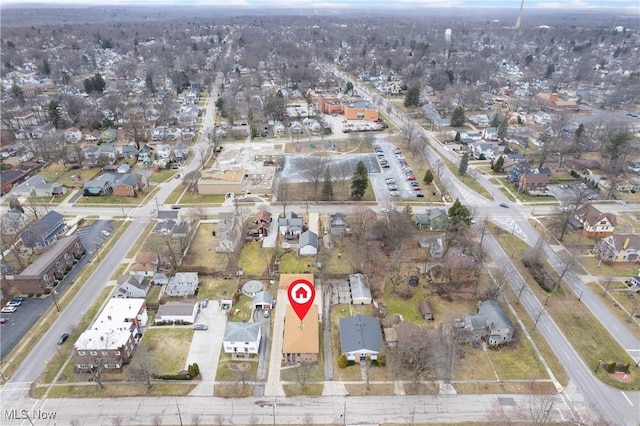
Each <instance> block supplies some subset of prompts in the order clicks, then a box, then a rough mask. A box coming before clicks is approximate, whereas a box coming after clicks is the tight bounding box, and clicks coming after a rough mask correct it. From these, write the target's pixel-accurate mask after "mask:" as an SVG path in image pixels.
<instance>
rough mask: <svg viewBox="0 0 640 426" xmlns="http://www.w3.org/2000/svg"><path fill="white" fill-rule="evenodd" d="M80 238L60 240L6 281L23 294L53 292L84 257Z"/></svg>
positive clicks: (75, 236)
mask: <svg viewBox="0 0 640 426" xmlns="http://www.w3.org/2000/svg"><path fill="white" fill-rule="evenodd" d="M84 253H85V249H84V246H83V245H82V241H81V240H80V237H79V236H77V235H71V236H68V237H62V238H58V240H57V241H56V242H55V243H53V244H51V245H49V247H48V248H47V249H46V250H45V251H44V252H43V253H41V254H40V255H39V256H38V257H37V258H36V259H35V260H34V261H33V262H32V263H31V265H29V266H27V267H26V268H25V269H24V270H23V271H22V272H20V273H19V274H17V275H7V276H6V280H7V281H8V282H10V283H12V284H13V285H15V286H16V287H17V288H18V289H19V290H20V292H21V293H22V294H33V295H38V294H44V293H47V292H48V291H50V290H51V288H53V287H54V286H55V285H56V284H57V283H58V282H59V281H60V280H62V279H63V278H64V276H65V275H66V274H67V273H68V272H69V271H70V270H71V268H73V265H74V264H75V263H77V262H78V260H79V259H80V258H81V257H82V256H83V255H84Z"/></svg>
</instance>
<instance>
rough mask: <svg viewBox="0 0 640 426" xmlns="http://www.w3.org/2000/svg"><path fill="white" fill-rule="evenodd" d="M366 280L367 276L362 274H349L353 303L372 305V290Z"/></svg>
mask: <svg viewBox="0 0 640 426" xmlns="http://www.w3.org/2000/svg"><path fill="white" fill-rule="evenodd" d="M365 280H366V279H365V276H364V275H362V274H352V275H349V290H351V303H352V304H353V305H370V304H371V302H372V300H373V298H372V297H371V290H370V289H369V286H368V285H367V284H366V283H365Z"/></svg>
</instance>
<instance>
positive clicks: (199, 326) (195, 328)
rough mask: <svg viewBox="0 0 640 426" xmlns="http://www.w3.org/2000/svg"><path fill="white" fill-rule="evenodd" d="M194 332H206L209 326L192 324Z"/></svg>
mask: <svg viewBox="0 0 640 426" xmlns="http://www.w3.org/2000/svg"><path fill="white" fill-rule="evenodd" d="M193 329H194V330H208V329H209V326H208V325H206V324H193Z"/></svg>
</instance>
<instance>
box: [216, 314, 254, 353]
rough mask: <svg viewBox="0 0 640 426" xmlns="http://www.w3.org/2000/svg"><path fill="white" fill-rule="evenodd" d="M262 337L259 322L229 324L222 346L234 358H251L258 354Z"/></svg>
mask: <svg viewBox="0 0 640 426" xmlns="http://www.w3.org/2000/svg"><path fill="white" fill-rule="evenodd" d="M261 337H262V336H261V330H260V323H259V322H228V323H227V328H226V329H225V331H224V338H223V340H222V345H223V347H224V351H225V353H228V354H233V357H234V358H245V357H250V356H251V355H256V354H257V353H258V348H259V347H260V338H261Z"/></svg>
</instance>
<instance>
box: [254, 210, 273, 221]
mask: <svg viewBox="0 0 640 426" xmlns="http://www.w3.org/2000/svg"><path fill="white" fill-rule="evenodd" d="M256 220H262V221H265V222H269V221H270V220H271V212H268V211H266V210H260V211H259V212H258V213H256Z"/></svg>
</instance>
